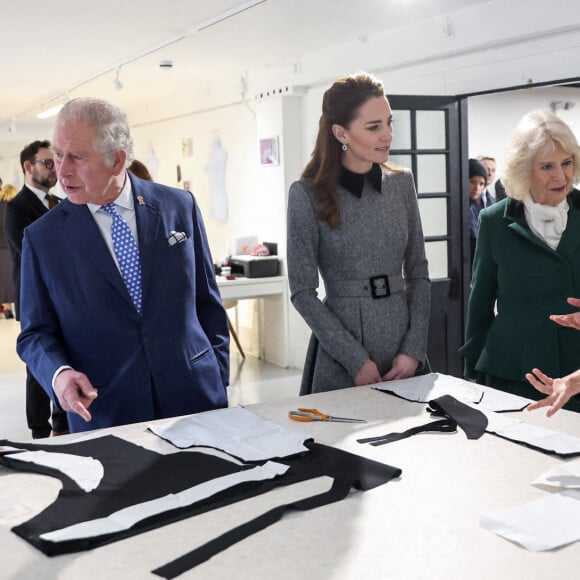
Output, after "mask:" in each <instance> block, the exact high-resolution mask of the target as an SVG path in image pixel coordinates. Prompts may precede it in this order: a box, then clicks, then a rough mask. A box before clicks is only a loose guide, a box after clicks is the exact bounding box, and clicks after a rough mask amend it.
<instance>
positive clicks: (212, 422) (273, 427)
mask: <svg viewBox="0 0 580 580" xmlns="http://www.w3.org/2000/svg"><path fill="white" fill-rule="evenodd" d="M149 429H150V431H152V432H153V433H155V434H156V435H157V436H159V437H161V438H162V439H166V440H167V441H170V442H171V443H172V444H173V445H175V446H176V447H179V448H180V449H186V448H188V447H192V446H194V445H195V446H204V447H213V448H214V449H220V450H221V451H225V452H226V453H229V454H230V455H233V456H234V457H238V458H240V459H242V460H243V461H265V460H267V459H275V458H277V457H278V458H282V457H289V456H291V455H296V454H297V453H304V452H305V451H308V448H307V447H305V446H304V441H306V440H308V439H311V437H309V436H308V435H305V434H304V433H297V432H296V431H289V430H288V429H285V428H284V427H282V426H281V425H278V424H277V423H272V422H271V421H266V419H262V417H260V416H258V415H256V414H255V413H252V412H251V411H248V410H247V409H244V407H240V406H237V407H231V408H228V409H217V410H215V411H209V412H207V413H199V414H197V415H191V416H189V417H185V418H183V419H178V420H177V421H175V422H173V423H171V424H170V425H168V426H165V425H149Z"/></svg>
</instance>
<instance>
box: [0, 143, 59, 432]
mask: <svg viewBox="0 0 580 580" xmlns="http://www.w3.org/2000/svg"><path fill="white" fill-rule="evenodd" d="M20 166H21V167H22V171H23V173H24V187H23V188H22V189H21V190H20V192H19V193H18V195H17V196H16V197H15V198H14V199H12V200H11V201H10V202H9V203H8V205H7V207H6V217H5V222H4V232H5V235H6V240H7V241H8V245H9V247H10V253H11V255H12V275H13V279H14V290H15V300H14V309H15V315H16V320H20V269H21V265H20V261H21V256H22V241H23V238H24V229H25V228H26V227H27V226H29V225H30V224H31V223H33V222H35V221H36V220H37V219H39V218H41V217H42V216H43V215H44V214H45V213H46V212H48V210H49V209H52V208H53V207H54V206H55V205H56V204H57V203H58V202H59V201H60V198H58V197H56V196H55V195H52V194H51V193H49V191H50V188H51V187H54V185H55V184H56V182H57V176H56V170H55V167H54V157H53V153H52V150H51V145H50V141H46V140H45V141H34V142H33V143H30V144H29V145H27V146H26V147H25V148H24V149H23V150H22V151H21V153H20ZM51 416H52V425H51V423H50V419H51ZM26 419H27V422H28V427H29V429H30V430H31V431H32V437H33V438H34V439H39V438H41V437H48V436H49V435H50V434H51V432H53V433H54V434H55V435H60V434H64V433H68V423H67V418H66V413H65V412H64V411H62V410H59V409H58V408H56V407H53V409H52V412H51V401H50V397H49V396H48V395H47V394H46V392H45V391H44V389H43V388H42V387H41V385H40V383H39V382H38V381H37V380H36V378H35V377H34V375H33V374H32V373H31V372H30V369H29V368H28V367H26Z"/></svg>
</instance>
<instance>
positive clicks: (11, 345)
mask: <svg viewBox="0 0 580 580" xmlns="http://www.w3.org/2000/svg"><path fill="white" fill-rule="evenodd" d="M19 331H20V323H18V322H16V321H15V320H14V319H9V320H7V319H4V318H0V439H11V440H13V441H24V440H29V439H30V437H31V435H30V431H29V430H28V427H27V425H26V415H25V374H26V372H25V366H24V363H23V362H22V361H21V360H20V358H19V357H18V355H17V354H16V337H17V336H18V332H19ZM300 377H301V371H299V370H297V369H283V368H281V367H278V366H276V365H273V364H270V363H267V362H265V361H263V360H260V359H257V358H255V357H252V356H247V357H246V358H245V359H243V358H242V357H241V356H240V355H239V353H238V352H237V350H236V349H235V347H233V348H232V355H231V359H230V387H229V388H228V393H229V400H230V405H232V406H233V405H238V404H240V405H249V404H252V403H259V402H261V401H268V400H272V399H285V398H288V397H294V396H297V395H298V390H299V388H300Z"/></svg>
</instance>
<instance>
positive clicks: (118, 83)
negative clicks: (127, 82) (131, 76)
mask: <svg viewBox="0 0 580 580" xmlns="http://www.w3.org/2000/svg"><path fill="white" fill-rule="evenodd" d="M120 72H121V67H120V66H119V67H117V73H116V74H115V80H114V81H113V86H114V87H115V88H116V89H117V90H118V91H120V90H121V89H122V88H123V83H122V82H121V80H120V79H119V73H120Z"/></svg>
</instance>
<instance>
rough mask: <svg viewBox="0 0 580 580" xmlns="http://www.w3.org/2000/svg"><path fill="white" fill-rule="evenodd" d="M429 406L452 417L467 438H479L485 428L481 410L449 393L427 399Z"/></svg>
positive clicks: (484, 417)
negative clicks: (430, 399)
mask: <svg viewBox="0 0 580 580" xmlns="http://www.w3.org/2000/svg"><path fill="white" fill-rule="evenodd" d="M429 407H430V408H431V409H433V410H434V411H435V412H436V413H438V414H440V413H443V414H444V415H445V416H447V417H449V418H451V419H453V420H454V421H455V422H456V423H457V424H458V425H459V427H461V429H463V431H465V435H467V438H468V439H479V438H480V437H481V436H482V435H483V434H484V433H485V430H486V429H487V425H488V421H487V417H486V416H485V415H484V414H483V413H482V412H481V411H478V410H477V409H474V408H473V407H470V406H469V405H466V404H465V403H462V402H461V401H458V400H457V399H456V398H455V397H452V396H451V395H443V396H442V397H439V398H438V399H433V400H432V401H429Z"/></svg>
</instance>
